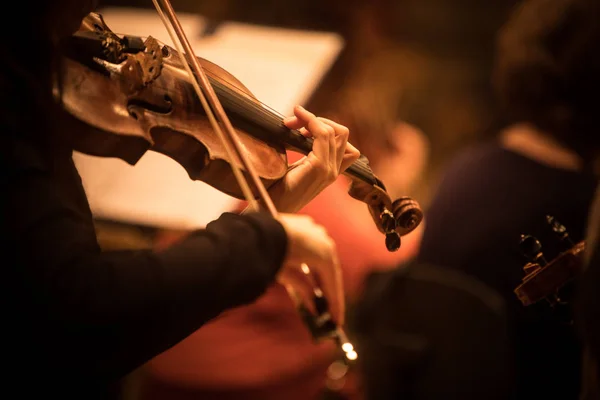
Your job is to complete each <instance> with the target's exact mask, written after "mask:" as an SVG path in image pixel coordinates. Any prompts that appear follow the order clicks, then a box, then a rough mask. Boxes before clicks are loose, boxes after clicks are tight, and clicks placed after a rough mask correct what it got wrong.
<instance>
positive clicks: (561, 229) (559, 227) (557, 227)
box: [546, 215, 573, 251]
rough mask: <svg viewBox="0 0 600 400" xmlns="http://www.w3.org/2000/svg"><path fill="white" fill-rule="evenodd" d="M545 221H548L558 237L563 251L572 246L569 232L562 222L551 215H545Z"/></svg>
mask: <svg viewBox="0 0 600 400" xmlns="http://www.w3.org/2000/svg"><path fill="white" fill-rule="evenodd" d="M546 223H548V225H549V226H550V229H551V230H552V232H553V233H554V234H555V235H556V236H557V237H558V240H559V242H560V244H561V247H562V249H561V250H563V251H565V250H567V249H570V248H571V247H573V241H572V240H571V238H570V237H569V232H567V228H566V227H565V226H564V225H563V224H561V223H560V222H558V221H557V220H556V218H554V217H553V216H551V215H546Z"/></svg>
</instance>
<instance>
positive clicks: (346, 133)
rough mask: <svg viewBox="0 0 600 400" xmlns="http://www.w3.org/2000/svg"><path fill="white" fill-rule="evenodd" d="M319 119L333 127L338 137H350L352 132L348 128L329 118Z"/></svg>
mask: <svg viewBox="0 0 600 400" xmlns="http://www.w3.org/2000/svg"><path fill="white" fill-rule="evenodd" d="M319 119H320V120H321V121H322V122H324V123H326V124H327V125H329V126H331V127H332V128H333V129H334V130H335V134H336V135H343V136H346V137H348V136H350V130H349V129H348V128H347V127H346V126H344V125H342V124H340V123H338V122H335V121H332V120H330V119H328V118H323V117H319Z"/></svg>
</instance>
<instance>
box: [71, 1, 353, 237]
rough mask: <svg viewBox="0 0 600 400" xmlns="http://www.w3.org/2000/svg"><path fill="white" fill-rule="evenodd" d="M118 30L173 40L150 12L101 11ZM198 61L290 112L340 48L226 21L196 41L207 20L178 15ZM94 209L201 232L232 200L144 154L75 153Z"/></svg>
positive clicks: (328, 39) (315, 35)
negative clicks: (133, 160)
mask: <svg viewBox="0 0 600 400" xmlns="http://www.w3.org/2000/svg"><path fill="white" fill-rule="evenodd" d="M100 13H101V14H102V15H103V16H104V19H105V22H106V23H107V25H108V26H109V28H110V29H111V30H112V31H113V32H115V33H126V34H130V35H138V36H153V37H155V38H156V39H158V40H159V41H161V42H163V43H165V44H168V45H171V46H172V41H171V40H170V37H169V35H168V32H167V30H166V29H165V27H164V26H163V24H162V22H161V20H160V18H159V16H158V14H157V13H156V12H155V11H154V10H144V9H134V8H115V7H113V8H105V9H103V10H101V11H100ZM178 17H179V20H180V22H181V24H182V26H183V29H184V30H185V32H186V34H187V35H188V38H189V40H190V43H191V45H192V47H193V49H194V52H195V53H196V55H197V56H199V57H202V58H206V59H207V60H209V61H211V62H213V63H216V64H217V65H220V66H221V67H222V68H224V69H225V70H227V71H228V72H230V73H231V74H233V75H234V76H236V77H237V78H238V79H239V80H240V81H241V82H243V84H244V85H245V86H246V87H247V88H248V89H250V91H252V92H253V93H254V95H255V96H256V97H257V98H258V99H259V100H260V101H261V102H263V103H264V104H266V105H268V106H269V107H271V108H272V109H274V110H275V111H277V112H279V113H282V114H285V115H289V114H290V113H291V110H292V109H293V106H294V105H296V104H303V103H304V102H305V101H306V100H307V99H308V97H309V96H310V95H311V94H312V92H313V91H314V89H315V88H316V87H317V85H318V84H319V82H320V80H321V79H322V77H323V75H324V74H325V73H326V72H327V70H328V69H329V68H330V66H331V64H332V63H333V62H334V61H335V59H336V57H337V56H338V54H339V52H340V51H341V49H342V47H343V40H342V38H341V37H340V36H339V35H337V34H335V33H323V32H309V31H298V30H287V29H279V28H270V27H263V26H254V25H248V24H242V23H233V22H229V23H225V24H223V25H222V26H221V27H220V28H219V30H218V31H217V32H216V33H215V34H214V35H212V36H209V37H200V34H201V32H202V30H203V28H204V26H205V20H204V19H203V18H202V17H200V16H196V15H191V14H184V13H178ZM74 160H75V164H76V166H77V168H78V170H79V172H80V174H81V177H82V180H83V184H84V187H85V189H86V192H87V195H88V198H89V201H90V206H91V208H92V212H93V213H94V215H95V216H96V217H99V218H106V219H111V220H116V221H122V222H126V223H134V224H143V225H150V226H156V227H162V228H171V229H194V228H201V227H204V226H205V225H206V224H207V223H208V222H210V221H211V220H214V219H215V218H217V217H218V216H219V215H220V214H221V213H223V212H225V211H228V210H231V209H232V208H233V207H234V206H235V205H236V204H237V200H236V199H234V198H232V197H230V196H228V195H225V194H223V193H221V192H219V191H217V190H216V189H214V188H212V187H211V186H209V185H207V184H205V183H203V182H197V181H192V180H190V179H189V177H188V175H187V173H186V172H185V170H184V169H183V167H181V166H180V165H179V164H177V163H176V162H175V161H173V160H171V159H170V158H168V157H166V156H163V155H161V154H158V153H154V152H148V153H147V154H145V155H144V156H143V157H142V159H141V160H140V161H139V162H138V164H137V165H135V166H130V165H128V164H126V163H125V162H124V161H121V160H118V159H111V158H99V157H92V156H88V155H85V154H81V153H75V155H74Z"/></svg>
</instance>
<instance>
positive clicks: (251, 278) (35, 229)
mask: <svg viewBox="0 0 600 400" xmlns="http://www.w3.org/2000/svg"><path fill="white" fill-rule="evenodd" d="M5 189H8V190H7V191H6V192H5V193H8V195H7V197H6V199H8V201H7V203H5V204H6V205H5V210H4V211H5V212H6V214H5V217H6V219H7V221H8V222H9V224H7V225H8V226H5V228H4V229H6V228H8V231H9V232H10V236H11V240H10V244H11V249H9V252H10V253H11V255H12V257H11V258H12V259H13V260H14V261H12V263H13V264H11V269H10V275H9V276H8V277H7V278H9V280H10V281H11V286H12V289H11V293H13V294H14V296H13V299H12V302H13V303H12V304H14V310H16V312H15V313H14V314H15V315H17V314H18V318H19V321H20V322H19V324H18V328H17V329H22V330H23V331H25V330H27V329H28V328H31V329H34V330H37V329H40V328H41V329H42V330H43V334H42V335H37V336H36V337H35V343H34V344H35V346H38V348H39V351H40V352H42V353H43V352H46V354H40V356H43V355H44V356H47V357H48V358H50V359H54V360H55V363H56V364H55V365H56V368H61V367H63V368H66V369H69V371H68V372H69V373H74V374H78V373H79V372H81V373H84V372H83V371H85V373H86V374H88V373H89V375H90V376H93V377H94V379H97V380H100V381H104V380H112V379H114V378H118V377H120V376H123V375H124V374H126V373H128V372H129V371H131V370H132V369H134V368H136V367H137V366H139V365H141V364H142V363H144V362H145V361H147V360H149V359H150V358H152V357H153V356H155V355H157V354H159V353H160V352H162V351H164V350H167V349H168V348H169V347H171V346H173V345H175V344H176V343H177V342H179V341H180V340H182V339H184V338H185V337H186V336H187V335H189V334H191V333H193V332H194V331H195V330H196V329H198V328H199V327H200V326H201V325H202V324H204V323H205V322H207V321H208V320H210V319H211V318H214V317H215V316H217V315H218V314H219V313H221V312H222V311H223V310H225V309H228V308H231V307H235V306H238V305H242V304H245V303H248V302H252V301H253V300H254V299H256V298H257V297H258V296H259V295H261V294H262V293H263V291H264V290H265V289H266V287H267V286H268V285H269V284H271V283H272V282H273V281H274V277H275V275H276V273H277V271H278V270H279V268H280V265H281V263H282V260H283V258H284V256H285V252H286V246H287V236H286V233H285V230H284V229H283V226H282V225H281V224H280V223H279V222H277V221H276V220H274V219H272V218H270V217H269V216H267V215H266V214H250V215H243V216H242V215H234V214H224V215H222V216H221V217H220V218H219V219H218V220H216V221H214V222H211V223H210V224H209V225H208V226H207V228H206V229H205V230H200V231H197V232H195V233H193V234H192V235H191V236H189V237H188V238H187V239H186V240H184V241H182V242H181V243H179V244H177V245H175V246H173V247H172V248H169V249H167V250H165V251H162V252H160V253H154V252H152V251H124V252H101V251H100V249H99V246H98V243H97V239H96V236H95V232H94V228H93V225H92V223H91V218H90V217H91V216H90V215H87V214H86V213H85V212H84V213H82V212H81V210H78V209H77V207H74V206H73V204H71V203H70V202H69V199H66V198H64V195H63V193H62V192H61V191H60V190H58V189H57V187H56V183H55V182H54V181H53V180H52V179H51V178H49V177H48V176H46V175H45V174H42V173H35V174H30V175H27V176H25V177H23V176H21V177H19V179H17V180H13V182H12V183H10V184H9V185H8V188H5ZM88 210H89V208H88ZM21 333H22V334H24V332H21ZM18 336H19V335H18V332H17V334H16V335H15V337H18ZM70 368H72V370H70Z"/></svg>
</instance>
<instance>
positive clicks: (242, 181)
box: [152, 0, 259, 210]
mask: <svg viewBox="0 0 600 400" xmlns="http://www.w3.org/2000/svg"><path fill="white" fill-rule="evenodd" d="M152 2H153V3H154V6H155V7H156V11H157V13H158V15H159V17H160V18H161V20H162V21H163V24H164V26H165V28H166V29H167V31H168V33H169V36H171V41H172V42H173V43H174V44H175V46H176V47H177V52H178V53H179V56H180V59H181V63H182V64H183V65H184V68H185V69H186V72H187V73H188V75H189V76H190V78H192V79H190V80H191V81H192V82H191V83H192V85H194V89H195V90H196V94H197V95H198V97H199V98H200V102H201V103H202V107H203V108H204V111H205V112H206V115H207V117H208V119H209V121H210V124H211V126H212V128H213V129H214V130H215V132H217V135H218V136H219V139H220V140H221V143H222V144H223V147H224V148H225V151H226V153H227V156H228V157H229V159H230V160H232V162H230V163H229V164H230V165H231V169H232V171H233V174H234V175H235V177H236V179H237V181H238V183H239V185H240V188H241V189H242V192H243V193H244V197H245V198H246V200H247V201H248V204H249V206H250V207H251V208H252V209H254V210H258V209H259V207H258V203H257V202H256V199H255V198H254V196H253V194H252V190H251V189H250V186H249V184H248V181H247V180H246V179H245V177H244V176H243V175H242V172H241V170H240V168H239V167H238V166H237V165H236V163H235V162H233V160H235V158H234V154H233V150H232V149H231V145H230V144H229V142H228V141H227V140H226V138H225V135H224V134H223V131H221V128H220V126H219V124H218V122H217V120H216V118H215V116H214V114H213V112H212V109H211V107H210V106H209V104H208V102H207V101H206V97H205V96H204V94H203V92H202V90H200V87H199V85H198V82H197V81H196V79H193V76H194V74H193V73H192V70H191V69H190V66H189V64H188V63H187V62H186V60H185V58H184V57H185V56H184V52H183V51H182V49H181V47H180V46H181V43H179V41H178V40H177V38H176V37H175V34H174V32H173V28H172V27H171V26H170V24H169V21H168V20H167V18H166V16H165V15H164V13H163V11H162V9H161V8H160V6H159V4H158V2H157V0H152Z"/></svg>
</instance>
